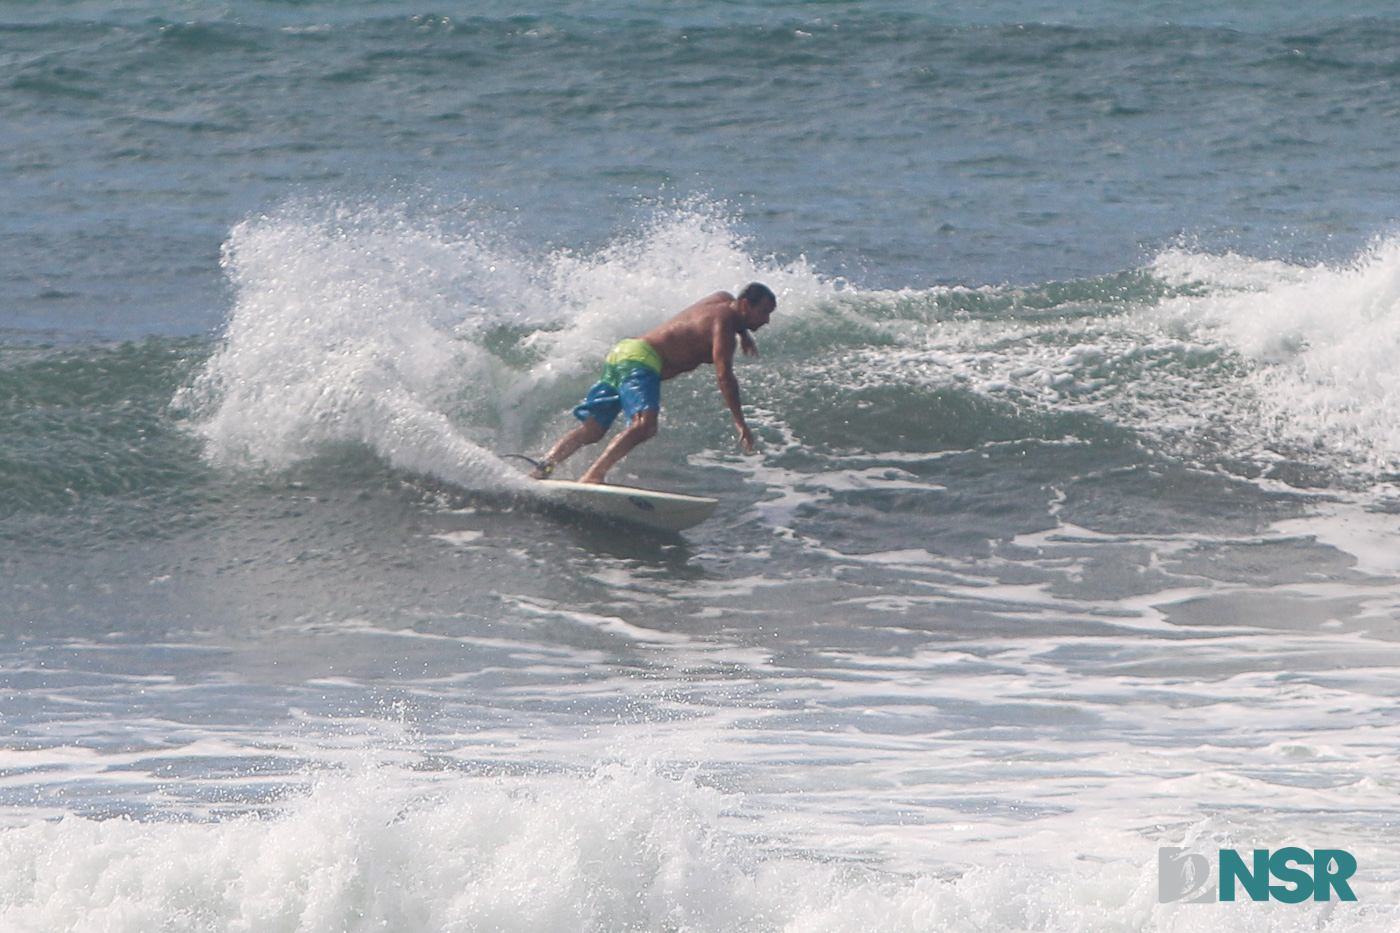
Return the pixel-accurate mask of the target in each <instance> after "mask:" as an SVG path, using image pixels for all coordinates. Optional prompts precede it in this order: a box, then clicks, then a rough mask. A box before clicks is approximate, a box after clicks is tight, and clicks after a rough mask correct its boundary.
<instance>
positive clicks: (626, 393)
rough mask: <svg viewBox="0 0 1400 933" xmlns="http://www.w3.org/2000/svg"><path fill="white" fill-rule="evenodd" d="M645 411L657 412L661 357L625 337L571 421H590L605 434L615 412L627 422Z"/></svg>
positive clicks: (648, 345) (644, 343)
mask: <svg viewBox="0 0 1400 933" xmlns="http://www.w3.org/2000/svg"><path fill="white" fill-rule="evenodd" d="M648 410H650V411H660V410H661V354H660V353H657V352H656V348H654V347H653V346H652V345H651V344H649V343H647V342H646V341H643V340H638V339H637V338H635V337H629V338H627V339H626V340H624V341H622V342H621V343H619V344H618V345H617V346H615V347H613V348H612V352H610V353H609V354H608V358H607V359H606V360H605V361H604V363H603V375H602V377H601V378H600V379H599V380H598V381H597V382H595V383H594V384H593V388H591V389H589V390H588V395H586V396H585V397H584V399H583V401H582V402H580V403H579V404H578V405H577V406H576V407H575V408H574V417H575V418H577V419H578V420H580V421H587V420H588V419H589V418H592V419H593V420H594V421H596V422H598V423H599V424H601V425H602V426H603V428H604V430H606V429H607V428H610V427H612V423H613V421H614V420H616V418H617V416H618V413H619V412H626V413H627V420H628V421H631V420H632V418H633V416H635V415H636V414H637V413H638V412H642V411H648Z"/></svg>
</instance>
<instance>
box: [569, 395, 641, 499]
mask: <svg viewBox="0 0 1400 933" xmlns="http://www.w3.org/2000/svg"><path fill="white" fill-rule="evenodd" d="M656 416H657V411H656V409H655V408H648V409H645V410H643V411H639V412H637V413H636V414H635V415H633V416H632V423H631V424H629V425H628V426H627V430H625V431H623V432H622V433H621V434H619V435H618V436H617V437H615V438H613V440H612V443H611V444H609V445H608V446H607V449H606V450H604V451H603V455H602V456H601V457H599V458H598V459H597V461H595V462H594V464H593V465H592V466H591V467H589V468H588V472H587V473H585V474H583V475H582V476H580V477H579V478H578V481H579V482H580V483H601V482H603V479H604V478H605V477H606V476H607V475H608V471H609V470H611V469H612V468H613V465H614V464H616V463H617V461H619V460H621V459H622V458H623V457H625V456H627V454H628V453H630V452H631V450H632V448H633V447H636V446H637V445H638V444H640V443H642V442H643V441H649V440H651V439H652V438H653V437H655V436H656ZM560 443H561V444H562V443H563V442H562V441H561V442H560ZM574 449H575V450H577V449H578V448H577V447H575V448H574ZM571 453H572V451H571Z"/></svg>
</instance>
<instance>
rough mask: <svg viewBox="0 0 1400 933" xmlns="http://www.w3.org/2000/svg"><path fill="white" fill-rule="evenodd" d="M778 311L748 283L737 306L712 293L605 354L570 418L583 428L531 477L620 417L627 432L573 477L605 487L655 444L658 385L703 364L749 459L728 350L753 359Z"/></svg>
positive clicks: (766, 293) (749, 441)
mask: <svg viewBox="0 0 1400 933" xmlns="http://www.w3.org/2000/svg"><path fill="white" fill-rule="evenodd" d="M777 306H778V299H777V298H776V297H774V295H773V292H772V291H771V290H770V289H769V288H768V286H766V285H760V284H759V283H757V282H754V283H753V284H752V285H750V286H748V287H747V288H745V289H744V290H743V291H742V292H740V293H739V297H738V298H735V297H734V296H733V295H731V294H729V293H728V292H716V293H715V294H713V295H711V296H710V297H709V298H706V299H704V300H703V301H698V302H696V303H695V304H693V305H691V306H690V307H689V308H686V309H685V310H684V311H682V312H681V313H680V314H677V315H676V316H675V317H673V318H671V319H670V320H669V321H667V322H666V323H665V324H662V325H661V326H660V327H657V328H655V329H653V330H650V331H648V332H647V333H645V334H643V335H642V336H641V337H640V338H637V337H633V338H629V339H627V340H624V341H622V342H621V343H619V344H618V345H617V346H616V347H614V348H613V350H612V352H611V353H609V354H608V358H607V362H606V363H605V365H604V368H603V376H602V379H601V380H599V381H598V382H597V383H596V384H595V385H594V386H593V388H591V389H589V390H588V395H587V397H586V398H584V400H583V401H582V402H581V403H580V404H579V405H578V407H576V408H575V409H574V417H575V418H577V419H578V420H579V421H581V422H583V423H582V424H580V425H579V426H578V427H576V428H574V429H573V430H572V431H570V432H569V433H568V434H565V435H564V436H563V437H562V438H560V439H559V443H557V444H555V445H554V449H553V450H551V451H550V452H549V454H548V455H547V456H546V457H545V459H544V462H543V463H541V464H540V466H539V468H538V469H536V470H535V471H534V473H533V474H531V475H532V476H534V477H535V478H536V479H544V478H546V477H547V476H549V474H550V472H551V471H553V469H554V468H555V467H556V466H557V465H559V464H560V463H563V462H564V461H565V460H566V459H568V458H569V456H571V455H572V454H573V453H574V451H576V450H578V449H579V448H580V447H583V446H584V445H586V444H594V443H597V442H598V441H600V440H602V438H603V435H604V434H606V433H608V428H610V427H611V426H612V423H613V420H614V419H615V418H616V417H617V415H618V412H619V411H623V412H626V413H627V417H628V419H629V423H628V425H627V428H626V429H625V430H624V431H623V432H622V433H621V434H619V435H618V436H617V437H615V438H613V440H612V443H610V444H609V445H608V446H607V448H605V449H604V450H603V454H602V456H600V457H599V458H598V459H597V461H596V462H594V464H593V465H592V466H591V467H589V468H588V472H587V473H584V474H583V475H582V476H580V477H579V482H581V483H601V482H603V479H604V477H606V476H607V475H608V470H610V469H612V467H613V465H614V464H616V463H617V461H619V460H621V459H622V458H623V457H625V456H627V454H628V453H629V452H630V451H631V450H632V448H633V447H636V446H637V445H638V444H640V443H642V442H643V441H647V440H650V439H651V438H653V437H655V436H656V419H657V416H658V415H659V414H660V411H661V382H662V380H665V379H670V378H671V377H672V376H679V375H680V374H681V373H688V372H690V371H691V370H692V369H694V368H695V367H697V366H699V365H700V364H701V363H713V364H714V367H715V379H716V380H717V381H718V382H719V394H720V395H722V396H724V404H726V405H728V406H729V413H730V414H731V415H733V416H734V427H735V428H736V429H738V431H739V442H740V443H741V444H742V445H743V447H744V450H745V451H746V452H747V451H752V450H753V432H752V431H750V430H749V426H748V424H746V423H745V422H744V409H743V407H742V406H741V405H740V403H739V380H738V379H736V378H735V377H734V346H735V344H736V343H737V344H738V345H739V346H741V347H742V348H743V351H744V355H745V356H757V355H758V347H757V346H756V345H755V344H754V342H753V337H751V336H750V334H749V332H750V331H755V330H758V329H759V328H760V327H762V326H763V325H764V324H767V323H768V319H769V318H770V317H771V316H772V314H773V311H774V309H775V308H777Z"/></svg>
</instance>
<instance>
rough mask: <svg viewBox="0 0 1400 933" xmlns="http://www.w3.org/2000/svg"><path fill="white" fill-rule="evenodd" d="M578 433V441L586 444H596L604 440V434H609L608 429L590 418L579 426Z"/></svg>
mask: <svg viewBox="0 0 1400 933" xmlns="http://www.w3.org/2000/svg"><path fill="white" fill-rule="evenodd" d="M578 431H579V433H578V439H579V441H580V442H581V443H584V444H596V443H598V442H599V441H600V440H602V439H603V435H604V434H607V433H608V429H607V428H605V427H603V426H602V425H601V424H600V423H598V421H597V420H595V419H593V418H589V419H588V420H586V421H584V423H583V424H581V425H579V428H578Z"/></svg>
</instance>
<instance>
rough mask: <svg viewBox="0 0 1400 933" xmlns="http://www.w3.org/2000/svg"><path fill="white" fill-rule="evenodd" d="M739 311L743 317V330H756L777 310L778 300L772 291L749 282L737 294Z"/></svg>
mask: <svg viewBox="0 0 1400 933" xmlns="http://www.w3.org/2000/svg"><path fill="white" fill-rule="evenodd" d="M738 301H739V311H740V312H741V313H742V314H743V316H744V324H745V328H744V329H745V330H757V329H758V328H760V327H762V326H763V325H764V324H767V323H768V319H769V318H770V317H772V316H773V312H774V311H775V310H777V307H778V298H777V296H776V295H774V294H773V290H772V289H771V288H769V287H768V286H767V285H764V284H762V283H761V282H751V283H749V285H748V286H747V287H745V289H744V290H743V291H742V292H740V293H739V298H738Z"/></svg>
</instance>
